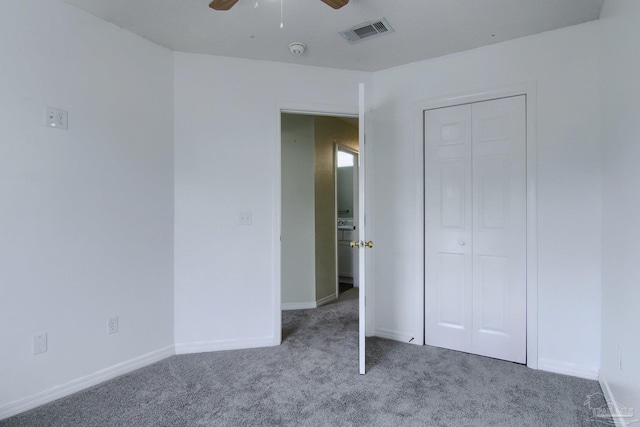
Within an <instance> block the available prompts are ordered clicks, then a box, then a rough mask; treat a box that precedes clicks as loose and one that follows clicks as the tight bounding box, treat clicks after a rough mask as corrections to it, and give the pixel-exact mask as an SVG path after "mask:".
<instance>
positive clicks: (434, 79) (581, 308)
mask: <svg viewBox="0 0 640 427" xmlns="http://www.w3.org/2000/svg"><path fill="white" fill-rule="evenodd" d="M598 29H599V27H598V23H597V22H595V23H588V24H584V25H579V26H575V27H569V28H565V29H561V30H557V31H553V32H547V33H543V34H539V35H535V36H531V37H527V38H522V39H517V40H513V41H509V42H505V43H500V44H496V45H492V46H488V47H484V48H479V49H474V50H471V51H467V52H463V53H460V54H455V55H450V56H446V57H442V58H437V59H434V60H429V61H424V62H420V63H416V64H412V65H407V66H403V67H399V68H394V69H390V70H386V71H381V72H377V73H375V74H374V76H373V88H374V94H373V95H374V96H373V98H374V99H373V116H374V120H373V135H372V137H371V139H370V140H371V141H372V144H373V168H374V178H373V179H374V184H373V186H374V189H373V192H374V194H373V202H374V215H375V217H374V219H373V220H374V231H375V236H374V238H375V242H376V253H375V259H376V262H375V267H374V269H375V271H374V274H373V278H374V280H375V284H374V289H375V302H376V306H375V313H376V317H375V326H374V327H375V333H376V334H380V335H384V336H390V337H396V338H398V339H408V338H410V337H416V339H418V340H420V341H421V313H420V311H419V310H420V307H421V306H420V305H419V304H416V301H420V289H421V288H422V286H423V284H422V277H421V275H420V271H422V260H421V259H418V256H417V254H418V253H420V246H419V245H421V244H422V235H421V233H422V231H421V228H420V224H421V221H422V218H421V205H420V204H421V203H422V195H421V193H420V185H419V184H420V182H421V180H422V170H421V163H420V161H419V160H418V161H416V160H415V159H421V158H422V151H421V148H420V147H419V146H418V144H417V143H416V140H417V139H420V138H421V135H420V134H416V133H417V132H418V130H419V129H420V123H416V117H419V116H420V115H419V113H420V108H419V104H420V103H423V102H425V101H429V100H433V99H437V98H442V97H448V96H452V95H462V94H467V93H476V92H479V91H484V90H488V89H494V88H501V87H505V86H511V85H514V84H519V83H521V82H530V81H535V82H536V83H537V100H538V102H537V147H538V151H537V155H538V244H539V246H538V334H539V340H538V352H539V355H538V357H539V361H540V364H541V367H544V368H545V369H551V370H558V371H562V372H565V373H572V374H577V375H582V376H586V377H591V378H595V376H596V375H597V370H598V367H599V365H600V354H599V353H600V350H599V349H600V314H599V313H600V302H601V298H600V274H601V262H600V259H601V231H600V230H601V218H602V217H601V179H600V151H599V138H600V111H599V98H598V95H599V93H598V84H599V80H598V49H597V45H598V35H599V32H598ZM416 129H418V130H416ZM408 242H413V243H412V244H411V243H408ZM533 345H535V343H533Z"/></svg>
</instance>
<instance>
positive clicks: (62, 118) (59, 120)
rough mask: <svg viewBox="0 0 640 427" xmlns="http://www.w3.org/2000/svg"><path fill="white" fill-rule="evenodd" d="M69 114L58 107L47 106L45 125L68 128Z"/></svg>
mask: <svg viewBox="0 0 640 427" xmlns="http://www.w3.org/2000/svg"><path fill="white" fill-rule="evenodd" d="M68 119H69V115H68V113H67V112H66V111H64V110H60V109H58V108H52V107H47V126H49V127H52V128H56V129H68V128H69V123H68Z"/></svg>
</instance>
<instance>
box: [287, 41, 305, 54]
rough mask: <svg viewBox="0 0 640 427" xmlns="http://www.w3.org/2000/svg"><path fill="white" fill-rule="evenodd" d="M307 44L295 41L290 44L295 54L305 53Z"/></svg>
mask: <svg viewBox="0 0 640 427" xmlns="http://www.w3.org/2000/svg"><path fill="white" fill-rule="evenodd" d="M305 48H306V46H305V45H304V43H300V42H293V43H290V44H289V50H290V51H291V53H292V54H294V55H302V54H303V53H304V50H305Z"/></svg>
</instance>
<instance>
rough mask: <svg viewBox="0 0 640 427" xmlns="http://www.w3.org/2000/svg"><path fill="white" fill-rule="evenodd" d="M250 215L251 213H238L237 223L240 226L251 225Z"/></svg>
mask: <svg viewBox="0 0 640 427" xmlns="http://www.w3.org/2000/svg"><path fill="white" fill-rule="evenodd" d="M251 220H252V214H251V212H240V214H239V221H240V225H251Z"/></svg>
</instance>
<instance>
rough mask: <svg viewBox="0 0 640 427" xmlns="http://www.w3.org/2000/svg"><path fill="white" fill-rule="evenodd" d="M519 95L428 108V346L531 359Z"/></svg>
mask: <svg viewBox="0 0 640 427" xmlns="http://www.w3.org/2000/svg"><path fill="white" fill-rule="evenodd" d="M525 114H526V113H525V97H524V96H516V97H510V98H503V99H498V100H492V101H485V102H478V103H475V104H468V105H463V106H456V107H449V108H442V109H436V110H430V111H426V112H425V269H426V274H425V310H426V313H425V343H426V344H428V345H436V346H440V347H445V348H450V349H454V350H461V351H466V352H470V353H475V354H480V355H484V356H490V357H495V358H499V359H505V360H510V361H514V362H518V363H525V362H526V121H525Z"/></svg>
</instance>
